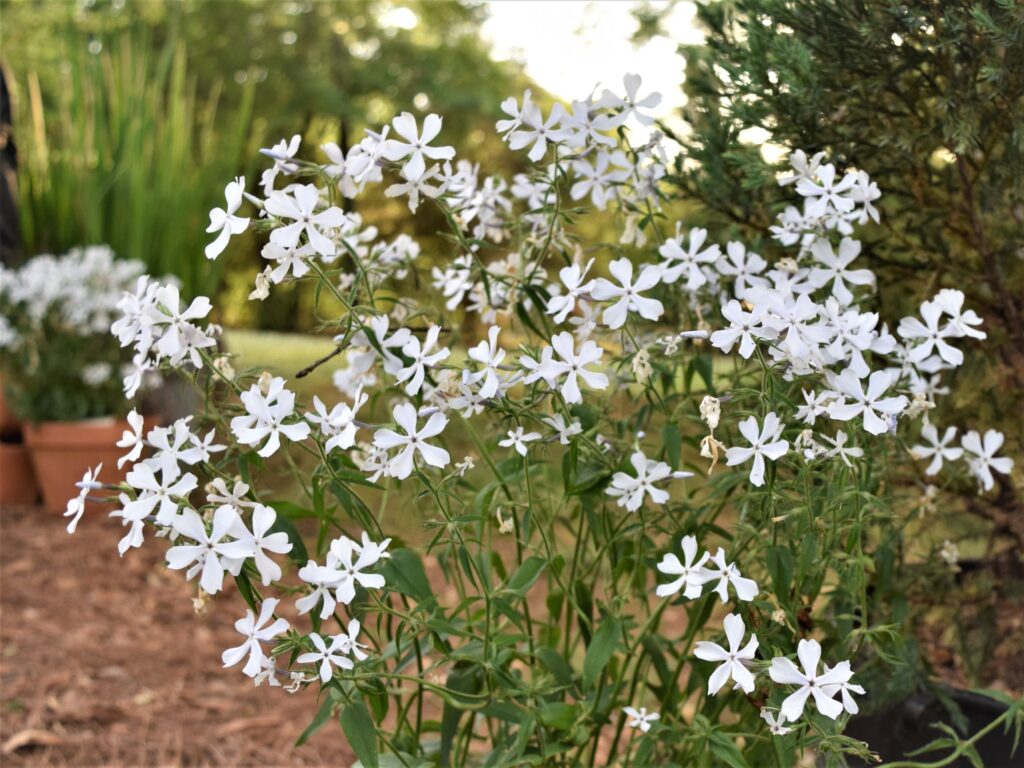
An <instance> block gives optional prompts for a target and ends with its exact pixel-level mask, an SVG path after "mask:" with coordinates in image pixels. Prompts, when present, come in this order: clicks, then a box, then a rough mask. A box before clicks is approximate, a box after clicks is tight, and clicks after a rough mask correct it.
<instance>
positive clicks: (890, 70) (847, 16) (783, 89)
mask: <svg viewBox="0 0 1024 768" xmlns="http://www.w3.org/2000/svg"><path fill="white" fill-rule="evenodd" d="M661 10H662V12H664V9H661ZM648 16H650V18H649V19H647V23H646V24H645V26H644V31H645V32H646V33H648V34H650V33H651V30H652V29H654V28H655V27H656V23H657V20H658V19H657V14H648ZM697 18H698V20H699V23H700V25H701V27H702V28H703V31H704V35H705V43H704V44H703V45H700V46H686V47H683V48H681V52H683V53H684V55H685V56H686V84H685V86H684V88H685V91H686V95H687V98H688V103H687V106H686V107H685V109H684V118H685V119H686V122H687V123H688V126H689V128H690V131H689V132H687V133H685V134H683V135H680V136H679V137H678V138H679V141H680V142H681V143H682V145H683V153H682V155H681V158H686V163H685V164H683V163H682V160H681V159H680V161H679V162H677V167H676V171H675V174H674V175H672V177H671V179H670V180H671V181H673V182H674V183H675V185H676V187H677V190H678V193H679V194H680V195H681V196H683V197H684V198H686V199H688V200H693V201H699V202H700V203H701V204H702V205H701V208H700V209H699V210H698V211H697V212H696V213H695V218H696V219H697V220H702V221H704V222H705V223H707V224H709V225H711V226H725V227H729V228H731V229H733V230H734V231H735V232H736V233H737V235H738V236H739V237H740V238H741V239H745V240H747V241H750V240H756V239H757V238H764V239H765V240H767V237H768V228H769V226H770V225H771V224H772V223H773V222H774V217H775V216H776V214H777V213H779V212H780V211H781V210H782V208H783V207H784V205H785V204H786V202H785V201H786V200H787V191H786V190H785V189H780V188H779V187H778V185H776V184H775V183H774V179H775V177H776V174H777V173H778V172H779V171H780V170H782V168H783V167H784V165H785V154H786V153H787V152H788V151H789V150H791V149H804V150H806V151H807V152H808V153H809V154H810V153H812V152H816V151H825V152H826V153H827V155H828V157H829V162H833V163H835V164H837V166H839V167H856V168H861V169H863V170H865V171H867V173H868V174H870V176H871V178H872V180H874V181H876V182H877V183H878V186H879V188H880V189H882V190H883V191H884V195H883V199H882V205H881V223H880V225H878V226H873V227H869V228H867V229H866V230H865V232H864V234H863V235H862V236H861V237H860V239H862V240H863V241H864V248H863V251H862V255H861V259H863V260H864V261H865V263H866V265H867V266H868V267H870V268H871V269H872V270H874V271H875V272H876V274H877V275H878V278H879V279H878V293H879V307H880V309H881V312H882V314H883V316H885V317H891V318H898V317H901V316H904V315H909V314H914V313H915V311H916V310H917V307H918V305H919V303H920V302H921V300H922V299H927V298H929V297H930V296H931V295H933V294H934V293H935V291H937V290H938V289H940V288H946V287H951V288H958V289H960V290H963V291H964V292H965V294H966V296H967V301H966V303H967V304H968V305H970V306H973V307H975V308H977V309H978V310H979V312H980V314H981V315H982V316H983V317H984V320H985V324H984V328H985V330H986V331H987V332H988V334H989V339H988V342H987V343H986V344H985V346H984V350H983V351H981V352H979V354H978V355H976V356H974V357H973V358H972V359H970V360H969V361H968V364H967V365H966V366H964V367H963V368H961V369H959V370H958V371H956V373H955V375H954V376H952V377H951V380H950V383H951V385H952V386H953V389H954V391H955V392H956V394H955V395H954V396H952V397H950V398H945V399H944V400H943V404H942V406H941V415H939V416H938V417H937V418H940V419H941V420H943V421H944V422H948V423H953V424H960V425H963V427H964V428H968V427H971V426H974V425H976V424H979V423H992V424H1000V425H1001V427H1000V428H1001V429H1003V431H1004V432H1006V434H1007V446H1006V448H1007V451H1008V452H1009V453H1010V454H1011V455H1012V454H1017V455H1019V454H1020V452H1021V450H1022V449H1024V420H1021V419H1020V418H1019V416H1020V413H1021V412H1022V411H1024V300H1022V297H1024V259H1022V258H1021V254H1022V252H1024V251H1022V249H1024V240H1022V238H1021V232H1022V231H1024V98H1022V94H1024V6H1022V5H1021V4H1020V3H1018V2H1015V1H1014V0H977V1H976V2H962V3H961V2H950V3H942V2H933V1H932V0H909V2H900V3H894V2H889V1H888V0H867V2H856V3H853V2H845V0H723V1H722V2H705V3H702V4H700V5H699V6H698V13H697ZM751 129H757V130H758V131H760V132H761V135H762V136H764V137H767V143H766V144H764V145H763V147H762V146H760V145H759V143H753V141H752V139H751V134H750V133H749V131H750V130H751ZM744 131H748V133H744ZM760 141H761V139H760V138H758V142H760ZM958 385H959V386H958ZM1019 478H1020V476H1019V475H1018V479H1017V481H1016V483H1015V482H1014V481H1013V480H1012V479H1007V478H1003V479H1001V481H1000V486H1001V492H1000V495H999V496H998V498H997V499H996V503H995V504H986V503H979V502H978V501H977V500H976V499H974V498H973V497H974V496H975V493H974V488H973V487H972V486H970V485H969V484H966V485H964V486H961V487H960V488H959V490H960V491H962V492H963V494H964V501H963V506H964V508H969V509H970V510H971V511H973V512H976V513H978V514H979V515H980V516H981V517H982V518H984V519H985V520H987V521H988V523H989V524H990V525H991V526H992V527H993V528H994V531H995V533H996V534H997V538H999V537H1000V536H1002V537H1007V536H1008V537H1009V538H1010V540H1011V541H1013V542H1015V543H1016V545H1017V546H1020V545H1024V522H1022V521H1024V489H1022V487H1021V485H1020V479H1019Z"/></svg>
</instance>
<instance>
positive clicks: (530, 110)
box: [508, 98, 572, 163]
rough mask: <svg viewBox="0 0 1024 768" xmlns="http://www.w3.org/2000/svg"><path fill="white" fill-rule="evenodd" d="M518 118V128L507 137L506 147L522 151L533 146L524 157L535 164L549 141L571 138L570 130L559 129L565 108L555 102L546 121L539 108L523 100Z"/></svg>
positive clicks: (545, 150)
mask: <svg viewBox="0 0 1024 768" xmlns="http://www.w3.org/2000/svg"><path fill="white" fill-rule="evenodd" d="M519 117H520V124H519V126H518V127H517V128H516V130H514V131H512V132H511V133H509V135H508V146H509V148H510V149H522V148H523V147H525V146H527V145H528V144H533V146H532V147H530V151H529V152H528V153H527V154H526V156H527V157H529V158H530V160H532V161H533V162H535V163H536V162H538V161H539V160H540V159H541V158H542V157H544V155H545V153H546V152H547V151H548V142H549V141H551V142H554V143H558V142H560V141H565V140H566V139H569V138H571V137H572V131H571V130H569V129H567V128H560V127H559V125H560V123H561V122H562V120H563V119H564V118H565V108H564V107H563V106H562V105H561V104H559V103H557V102H556V103H555V105H554V106H553V107H552V108H551V114H550V115H548V119H547V120H544V116H543V115H542V114H541V111H540V107H539V106H537V104H535V103H534V102H533V101H529V102H527V99H525V98H524V99H523V110H522V112H521V113H520V114H519Z"/></svg>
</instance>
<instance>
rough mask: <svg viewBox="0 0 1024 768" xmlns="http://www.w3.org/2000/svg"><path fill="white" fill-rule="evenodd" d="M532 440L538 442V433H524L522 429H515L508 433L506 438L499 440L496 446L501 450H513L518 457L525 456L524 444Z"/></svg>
mask: <svg viewBox="0 0 1024 768" xmlns="http://www.w3.org/2000/svg"><path fill="white" fill-rule="evenodd" d="M534 440H540V432H526V433H525V434H524V428H523V427H516V428H515V429H510V430H509V431H508V437H506V438H505V439H504V440H499V441H498V445H500V446H501V447H502V448H515V449H516V453H518V454H519V455H520V456H525V455H526V444H527V443H529V442H532V441H534Z"/></svg>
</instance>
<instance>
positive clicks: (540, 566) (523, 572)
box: [505, 555, 547, 596]
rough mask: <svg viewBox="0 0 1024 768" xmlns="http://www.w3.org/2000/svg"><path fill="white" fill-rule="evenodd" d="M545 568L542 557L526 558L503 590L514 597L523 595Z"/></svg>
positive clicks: (545, 563) (545, 564)
mask: <svg viewBox="0 0 1024 768" xmlns="http://www.w3.org/2000/svg"><path fill="white" fill-rule="evenodd" d="M546 566H547V562H546V561H545V560H544V558H543V557H539V556H537V555H534V556H532V557H528V558H526V560H525V561H523V564H522V565H521V566H519V568H517V569H516V572H515V573H513V574H512V575H511V576H510V577H509V580H508V581H507V582H505V589H506V590H507V591H509V592H512V593H514V594H516V595H520V596H522V595H525V594H526V593H527V591H528V590H529V589H530V587H532V586H533V585H534V583H535V582H536V581H537V579H538V578H539V577H540V574H541V572H542V571H543V570H544V568H545V567H546Z"/></svg>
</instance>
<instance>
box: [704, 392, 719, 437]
mask: <svg viewBox="0 0 1024 768" xmlns="http://www.w3.org/2000/svg"><path fill="white" fill-rule="evenodd" d="M700 417H701V418H702V419H703V420H704V423H705V424H707V425H708V427H710V428H711V431H712V432H714V431H715V428H716V427H717V426H718V420H719V419H720V418H721V417H722V402H721V401H720V400H719V399H718V398H717V397H712V396H711V395H705V396H704V399H703V400H701V401H700Z"/></svg>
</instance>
